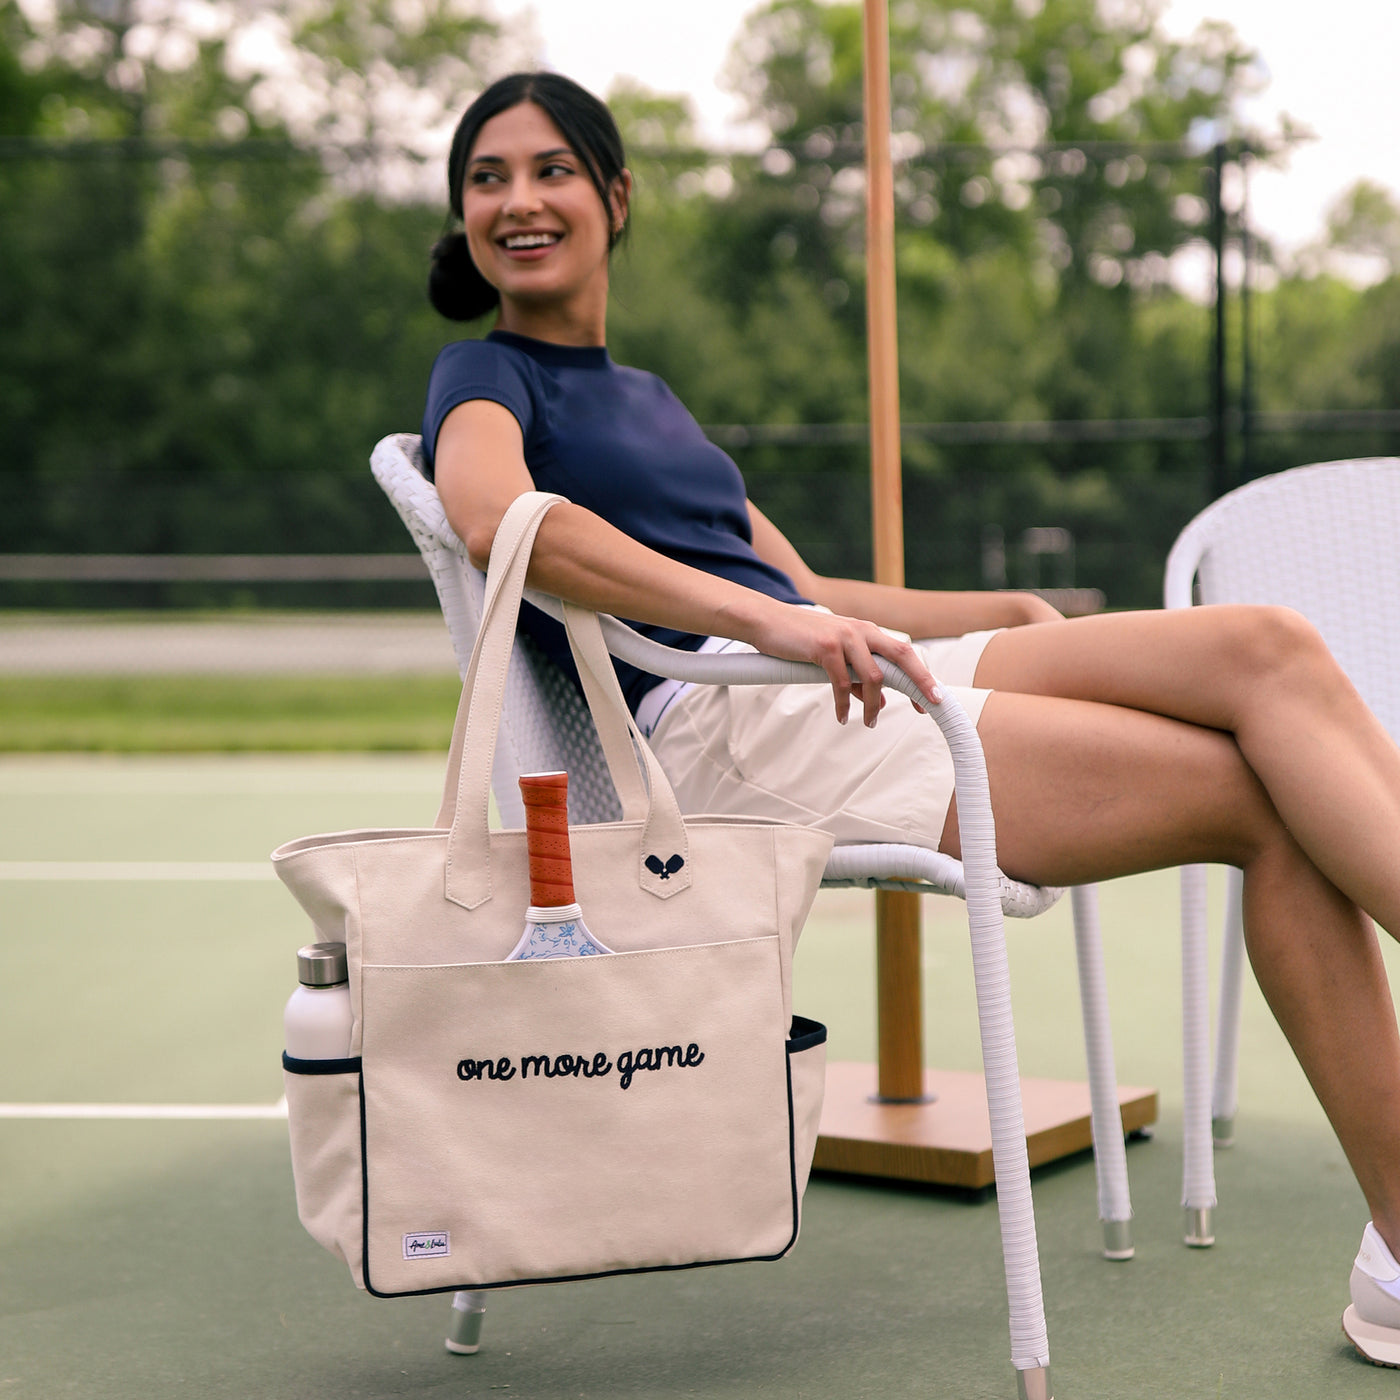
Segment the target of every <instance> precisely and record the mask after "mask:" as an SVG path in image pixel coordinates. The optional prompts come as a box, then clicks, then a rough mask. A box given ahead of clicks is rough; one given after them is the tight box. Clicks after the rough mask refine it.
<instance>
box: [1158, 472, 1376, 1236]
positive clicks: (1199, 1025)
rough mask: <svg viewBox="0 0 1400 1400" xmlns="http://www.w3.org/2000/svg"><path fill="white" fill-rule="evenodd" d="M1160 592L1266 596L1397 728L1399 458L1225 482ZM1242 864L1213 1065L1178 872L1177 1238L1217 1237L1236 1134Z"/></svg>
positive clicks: (1193, 889) (1201, 925)
mask: <svg viewBox="0 0 1400 1400" xmlns="http://www.w3.org/2000/svg"><path fill="white" fill-rule="evenodd" d="M1165 594H1166V599H1165V601H1166V605H1167V607H1169V608H1185V607H1190V606H1192V605H1193V603H1195V604H1205V603H1270V604H1276V605H1280V606H1284V607H1290V608H1293V609H1295V610H1296V611H1298V612H1300V613H1302V614H1303V616H1304V617H1306V618H1307V619H1308V620H1309V621H1310V622H1311V623H1312V624H1313V625H1314V626H1315V627H1316V628H1317V629H1318V631H1319V632H1320V633H1321V634H1322V636H1323V639H1324V640H1325V641H1326V642H1327V645H1328V647H1329V648H1331V651H1332V654H1333V655H1334V656H1335V657H1336V658H1337V661H1338V662H1339V664H1340V665H1341V667H1342V669H1343V670H1344V671H1345V672H1346V673H1347V675H1348V676H1349V677H1350V678H1351V681H1352V683H1353V684H1354V685H1355V686H1356V688H1357V689H1358V690H1359V691H1360V692H1361V695H1362V697H1363V698H1364V699H1365V701H1366V703H1367V704H1368V705H1370V707H1371V709H1372V710H1373V711H1374V712H1375V714H1376V716H1377V718H1379V720H1380V721H1381V723H1382V724H1383V725H1384V726H1385V728H1386V730H1387V731H1388V732H1389V734H1390V735H1391V737H1392V738H1395V739H1397V740H1400V458H1396V457H1373V458H1363V459H1360V460H1356V461H1345V462H1323V463H1319V464H1318V465H1315V466H1307V467H1296V468H1294V469H1293V470H1291V471H1286V472H1280V473H1279V474H1277V475H1276V476H1268V477H1261V478H1260V479H1259V480H1257V481H1252V482H1250V483H1249V484H1248V485H1245V486H1241V487H1240V488H1239V489H1238V490H1235V491H1231V492H1230V493H1229V494H1228V495H1225V496H1222V497H1221V498H1220V499H1219V500H1218V501H1216V502H1215V503H1214V504H1213V505H1210V506H1208V507H1207V508H1206V509H1205V510H1204V511H1202V512H1201V513H1200V515H1198V516H1197V517H1196V518H1195V519H1194V520H1193V521H1192V522H1191V523H1190V524H1189V525H1188V526H1187V527H1186V528H1185V529H1184V530H1183V531H1182V532H1181V535H1180V536H1179V537H1178V539H1177V541H1176V544H1175V545H1174V546H1173V547H1172V551H1171V554H1170V555H1169V556H1168V558H1167V569H1166V580H1165ZM1241 883H1242V881H1241V876H1240V872H1239V871H1238V870H1231V871H1230V872H1229V877H1228V887H1227V896H1226V914H1225V934H1224V943H1223V948H1222V953H1221V972H1220V992H1219V1004H1218V1007H1217V1013H1216V1014H1217V1022H1216V1027H1217V1029H1216V1059H1215V1075H1214V1084H1213V1087H1212V1084H1211V1074H1210V988H1209V974H1208V972H1207V968H1206V963H1207V953H1206V868H1205V866H1203V865H1195V866H1186V867H1184V868H1183V870H1182V872H1181V920H1182V1001H1183V1012H1182V1023H1183V1027H1182V1028H1183V1060H1184V1070H1185V1085H1184V1095H1183V1139H1184V1155H1185V1163H1184V1170H1183V1179H1182V1206H1183V1208H1184V1210H1185V1212H1186V1239H1187V1243H1188V1244H1195V1245H1208V1244H1211V1243H1212V1242H1213V1241H1214V1238H1215V1227H1214V1211H1215V1206H1216V1194H1215V1163H1214V1159H1213V1155H1212V1142H1214V1144H1215V1145H1217V1146H1222V1147H1223V1146H1228V1145H1229V1144H1230V1143H1231V1142H1232V1141H1233V1140H1234V1133H1235V1113H1236V1108H1237V1103H1238V1093H1237V1083H1238V1075H1239V1028H1240V995H1241V986H1242V977H1243V968H1244V930H1243V923H1242V920H1241V917H1240V913H1241Z"/></svg>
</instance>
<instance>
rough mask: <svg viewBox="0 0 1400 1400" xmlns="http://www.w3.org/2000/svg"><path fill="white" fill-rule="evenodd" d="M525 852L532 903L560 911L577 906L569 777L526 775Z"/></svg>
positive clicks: (523, 781)
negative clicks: (570, 851) (575, 903)
mask: <svg viewBox="0 0 1400 1400" xmlns="http://www.w3.org/2000/svg"><path fill="white" fill-rule="evenodd" d="M520 796H521V798H522V799H523V800H524V802H525V849H526V850H527V852H528V853H529V857H530V903H531V904H533V905H534V906H535V907H536V908H539V909H557V908H559V907H560V906H561V905H564V904H572V903H574V864H573V858H572V856H571V855H570V853H569V775H568V774H567V773H525V774H523V775H522V776H521V778H520Z"/></svg>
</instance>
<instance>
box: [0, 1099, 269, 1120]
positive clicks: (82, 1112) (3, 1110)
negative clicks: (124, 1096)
mask: <svg viewBox="0 0 1400 1400" xmlns="http://www.w3.org/2000/svg"><path fill="white" fill-rule="evenodd" d="M286 1116H287V1100H286V1099H278V1100H277V1102H276V1103H0V1118H127V1119H147V1120H149V1119H157V1118H164V1119H220V1118H221V1119H234V1118H241V1119H246V1118H285V1117H286Z"/></svg>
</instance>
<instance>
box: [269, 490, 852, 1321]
mask: <svg viewBox="0 0 1400 1400" xmlns="http://www.w3.org/2000/svg"><path fill="white" fill-rule="evenodd" d="M560 499H561V498H560V497H557V496H550V495H546V494H543V493H539V492H531V493H528V494H527V495H525V496H522V497H521V498H520V499H519V500H517V501H516V502H515V503H514V504H513V505H512V506H511V508H510V510H509V511H508V512H507V514H506V516H505V518H504V519H503V521H502V523H501V527H500V530H499V531H498V533H497V536H496V542H495V545H494V547H493V550H492V555H491V566H490V570H489V573H488V577H487V590H486V603H485V607H484V611H483V621H482V625H481V629H480V631H479V633H478V636H477V642H476V647H475V650H474V652H473V654H472V659H471V663H470V666H469V670H468V674H467V678H466V681H465V684H464V686H463V695H462V703H461V705H460V707H459V709H458V714H457V721H456V725H455V727H454V731H453V738H452V747H451V751H450V754H449V759H448V768H447V777H446V783H445V787H444V795H443V803H442V809H441V811H440V812H439V814H438V825H437V826H436V827H430V828H423V829H411V830H384V831H376V830H367V831H348V832H339V833H335V834H331V835H324V836H310V837H306V838H303V839H301V840H298V841H292V842H289V843H287V844H286V845H283V846H281V847H279V848H278V850H276V851H275V852H273V856H272V859H273V863H274V865H275V867H276V870H277V873H278V875H279V876H280V877H281V879H282V880H283V881H284V882H285V883H286V885H287V886H288V888H289V889H290V890H291V891H292V893H293V894H294V895H295V896H296V898H297V900H298V901H299V902H300V904H301V905H302V907H303V908H304V909H305V910H306V912H307V913H308V914H309V915H310V917H311V921H312V923H313V924H314V926H315V931H316V937H317V939H318V940H321V941H336V942H343V943H344V944H345V945H346V950H347V954H348V962H349V979H350V998H351V1006H352V1009H353V1014H354V1029H353V1033H352V1039H351V1046H350V1052H351V1058H348V1059H345V1060H331V1061H305V1060H291V1059H286V1058H284V1069H285V1079H286V1090H287V1106H288V1115H289V1118H290V1131H291V1149H292V1167H293V1173H294V1176H295V1180H296V1194H297V1209H298V1213H299V1215H300V1217H301V1220H302V1223H303V1224H304V1225H305V1227H306V1228H307V1230H308V1231H309V1232H310V1233H311V1235H312V1236H313V1237H314V1238H315V1239H316V1240H317V1241H318V1242H319V1243H321V1244H322V1245H324V1246H325V1247H326V1248H327V1249H329V1250H330V1251H331V1252H332V1253H334V1254H336V1255H338V1256H339V1257H340V1258H341V1259H343V1260H344V1261H345V1263H346V1264H347V1265H348V1266H349V1268H350V1272H351V1274H352V1276H353V1277H354V1279H355V1282H356V1283H357V1284H359V1285H360V1286H361V1287H363V1288H366V1289H368V1290H369V1291H370V1292H371V1293H373V1294H376V1295H378V1296H397V1295H402V1294H412V1293H428V1292H436V1291H445V1290H456V1289H463V1288H468V1289H479V1288H490V1287H498V1286H507V1285H512V1284H520V1283H534V1282H559V1281H563V1280H566V1279H577V1278H587V1277H594V1276H598V1275H603V1274H612V1273H621V1272H630V1271H637V1270H648V1269H669V1268H679V1267H686V1266H691V1265H697V1264H713V1263H723V1262H730V1261H738V1260H744V1259H774V1258H778V1257H780V1256H781V1255H783V1254H785V1253H786V1252H787V1251H788V1250H789V1249H790V1248H791V1247H792V1245H793V1243H794V1242H795V1240H796V1238H797V1233H798V1226H799V1219H800V1215H799V1212H800V1203H801V1196H802V1191H803V1189H804V1187H805V1185H806V1179H807V1173H808V1170H809V1168H810V1164H811V1159H812V1152H813V1148H814V1146H815V1142H816V1134H817V1123H818V1119H819V1117H820V1112H821V1094H822V1085H823V1075H824V1068H825V1045H824V1042H825V1038H826V1037H825V1029H824V1028H823V1027H821V1026H818V1025H817V1024H816V1023H814V1022H809V1021H804V1020H803V1019H802V1018H794V1017H793V1015H792V1007H791V965H792V953H793V947H794V945H795V943H796V940H797V936H798V933H799V932H800V930H801V927H802V924H803V921H804V919H805V918H806V915H807V912H808V910H809V908H810V906H811V903H812V900H813V898H814V896H815V893H816V890H817V886H818V884H819V882H820V880H821V875H822V870H823V868H824V866H825V863H826V858H827V855H828V852H829V850H830V844H831V843H830V838H829V837H828V836H826V835H825V834H824V833H820V832H816V831H811V830H808V829H807V828H804V827H799V826H790V825H785V824H782V823H776V822H770V821H764V820H760V819H749V818H733V817H706V816H701V817H691V818H689V819H686V820H682V818H681V815H680V812H679V809H678V808H677V805H676V800H675V796H674V794H673V793H672V790H671V787H670V785H669V783H668V782H667V781H666V778H665V775H664V774H663V773H662V771H661V768H660V765H659V764H658V763H657V761H656V759H655V758H654V757H653V756H652V754H651V752H650V750H649V749H648V748H647V746H646V744H645V742H644V741H643V740H642V738H641V736H640V734H639V733H638V732H637V730H636V726H635V725H634V724H633V722H632V719H631V716H630V715H629V714H628V712H627V709H626V706H625V704H624V702H623V699H622V694H621V691H620V689H619V687H618V684H617V680H616V677H615V675H614V672H613V668H612V665H611V662H610V659H609V657H608V653H607V650H606V647H605V646H604V643H603V639H602V635H601V632H600V630H599V627H598V621H597V618H596V616H595V615H594V614H592V613H588V612H585V611H583V610H580V609H577V608H573V607H570V608H568V609H567V610H566V612H567V622H566V625H567V628H568V634H569V640H570V644H571V646H572V648H573V652H574V657H575V660H576V661H577V663H578V667H579V673H580V676H581V678H582V680H583V685H584V691H585V696H586V699H587V701H588V705H589V708H590V710H591V712H592V714H593V718H594V722H595V724H596V725H597V727H598V731H599V736H600V739H601V741H602V746H603V749H604V753H605V755H606V758H607V761H608V765H609V769H610V772H611V773H612V776H613V781H614V783H615V785H616V787H617V789H618V796H619V798H620V799H621V806H622V812H623V817H622V820H621V821H618V822H611V823H605V824H599V825H589V826H579V827H574V828H571V831H570V839H571V843H572V846H573V855H574V861H573V863H574V878H575V886H576V890H577V899H578V901H579V903H580V905H581V906H582V909H583V912H584V917H585V918H586V919H587V920H588V924H589V927H590V928H591V929H592V930H593V932H594V933H596V934H597V935H598V937H599V938H600V939H601V940H602V941H603V942H604V943H605V944H606V945H607V946H608V947H609V948H611V949H613V950H615V951H614V952H613V953H611V954H605V955H600V956H594V957H583V958H565V959H558V960H540V961H514V962H512V961H503V959H506V958H507V957H508V955H509V953H510V952H511V950H512V949H513V948H514V947H515V945H516V943H517V941H518V940H519V938H520V935H521V931H522V929H523V927H524V917H525V910H526V908H527V906H528V903H529V877H528V868H527V859H526V844H525V843H526V838H525V833H524V832H523V831H489V830H488V827H487V804H488V798H489V782H490V774H491V763H492V757H493V753H494V748H495V742H496V732H497V727H498V725H499V721H500V709H501V700H502V694H503V691H504V681H505V675H506V667H507V663H508V661H509V657H510V650H511V646H512V643H513V639H514V633H515V622H516V615H517V613H518V611H519V606H520V596H521V590H522V588H523V586H524V580H525V571H526V567H527V564H528V560H529V554H530V548H531V545H532V543H533V541H534V536H535V532H536V531H537V530H538V528H539V523H540V520H541V519H542V518H543V516H544V514H545V512H546V511H548V510H549V509H550V507H551V506H553V505H554V504H556V503H557V502H558V501H559V500H560ZM648 857H651V859H650V861H649V860H648Z"/></svg>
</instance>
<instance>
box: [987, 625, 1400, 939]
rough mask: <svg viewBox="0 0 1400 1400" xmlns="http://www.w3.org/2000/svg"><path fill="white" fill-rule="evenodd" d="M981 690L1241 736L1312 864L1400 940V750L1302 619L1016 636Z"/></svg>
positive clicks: (1000, 645)
mask: <svg viewBox="0 0 1400 1400" xmlns="http://www.w3.org/2000/svg"><path fill="white" fill-rule="evenodd" d="M976 683H977V684H978V685H979V686H986V687H989V688H991V689H996V690H1007V691H1018V692H1022V693H1026V694H1033V695H1052V696H1062V697H1066V698H1072V699H1081V700H1097V701H1103V702H1107V703H1109V704H1113V705H1120V706H1129V707H1132V708H1134V709H1138V710H1146V711H1149V712H1151V713H1154V714H1158V715H1167V716H1171V717H1173V718H1176V719H1182V720H1187V721H1189V722H1191V723H1192V724H1195V725H1201V726H1206V727H1209V728H1212V729H1217V730H1223V731H1225V732H1226V733H1228V734H1230V735H1233V736H1234V739H1235V741H1236V742H1237V743H1238V745H1239V748H1240V751H1241V752H1242V753H1243V755H1244V757H1245V760H1246V761H1247V763H1248V765H1249V767H1250V768H1251V769H1252V770H1253V771H1254V772H1255V773H1256V774H1257V775H1258V777H1259V779H1260V781H1261V782H1262V783H1263V785H1264V787H1265V789H1266V790H1267V792H1268V795H1269V798H1270V800H1271V801H1272V803H1273V805H1274V807H1275V808H1276V810H1277V811H1278V812H1279V814H1280V815H1281V816H1282V818H1283V820H1284V822H1285V824H1286V825H1287V826H1288V828H1289V830H1290V831H1291V832H1292V833H1293V834H1294V836H1295V837H1296V838H1297V840H1298V843H1299V845H1300V846H1301V847H1302V848H1303V850H1304V851H1306V852H1307V854H1308V856H1309V857H1310V858H1311V860H1312V861H1313V862H1314V863H1315V864H1316V865H1317V866H1318V867H1319V868H1320V869H1321V870H1322V871H1323V872H1324V873H1325V874H1326V876H1327V877H1328V879H1330V880H1331V881H1332V882H1333V883H1335V884H1336V885H1337V886H1338V888H1339V889H1341V890H1343V891H1345V893H1346V894H1347V895H1348V896H1349V897H1350V898H1351V899H1353V900H1355V901H1356V903H1358V904H1359V905H1361V907H1362V908H1363V909H1366V910H1367V911H1368V912H1369V913H1370V914H1372V915H1373V916H1374V917H1375V918H1376V920H1377V921H1378V922H1379V923H1380V924H1381V925H1382V926H1383V927H1385V928H1386V929H1388V930H1389V931H1390V932H1391V933H1393V934H1395V935H1396V936H1397V937H1400V751H1397V749H1396V746H1395V744H1394V743H1393V742H1392V741H1391V740H1390V738H1389V736H1388V735H1387V734H1386V732H1385V730H1384V729H1383V728H1382V727H1381V725H1380V723H1379V721H1377V719H1376V718H1375V716H1374V715H1372V714H1371V712H1370V710H1369V709H1367V707H1366V705H1365V703H1364V702H1363V701H1362V700H1361V697H1360V696H1359V695H1358V694H1357V693H1356V689H1355V687H1353V686H1352V684H1351V682H1350V681H1349V680H1348V679H1347V677H1346V676H1345V675H1344V674H1343V672H1342V671H1341V669H1340V668H1339V667H1338V666H1337V664H1336V662H1335V661H1334V660H1333V659H1332V657H1331V654H1330V653H1329V652H1328V651H1327V648H1326V645H1325V644H1324V643H1323V641H1322V639H1321V638H1320V637H1319V636H1318V634H1317V632H1316V631H1315V629H1314V628H1313V627H1312V626H1311V625H1310V624H1309V623H1307V622H1306V621H1305V620H1304V619H1303V618H1301V617H1300V616H1299V615H1298V614H1296V613H1293V612H1291V611H1289V610H1287V609H1283V608H1263V607H1231V606H1218V607H1205V608H1187V609H1181V610H1179V611H1173V612H1142V613H1116V614H1105V615H1102V616H1099V617H1087V618H1077V619H1074V620H1073V621H1069V622H1062V623H1053V624H1049V625H1043V626H1031V627H1021V628H1014V629H1011V630H1008V631H1006V632H1002V633H1000V634H999V635H998V636H996V637H994V638H993V639H992V641H991V642H990V643H989V644H988V646H987V649H986V651H985V652H984V653H983V655H982V660H981V663H980V665H979V666H978V668H977V681H976Z"/></svg>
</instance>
